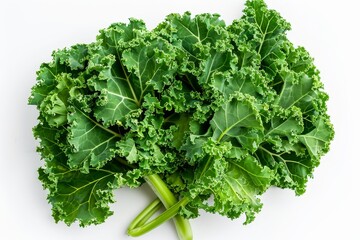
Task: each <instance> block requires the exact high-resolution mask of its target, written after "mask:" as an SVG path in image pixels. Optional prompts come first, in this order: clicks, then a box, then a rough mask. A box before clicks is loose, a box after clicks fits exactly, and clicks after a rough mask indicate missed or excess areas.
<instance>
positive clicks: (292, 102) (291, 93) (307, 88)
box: [276, 70, 314, 110]
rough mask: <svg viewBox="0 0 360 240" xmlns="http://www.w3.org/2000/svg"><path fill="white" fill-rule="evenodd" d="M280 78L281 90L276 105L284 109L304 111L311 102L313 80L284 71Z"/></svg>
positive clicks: (303, 75)
mask: <svg viewBox="0 0 360 240" xmlns="http://www.w3.org/2000/svg"><path fill="white" fill-rule="evenodd" d="M280 76H281V78H282V80H283V88H282V90H281V93H280V94H279V97H278V98H277V100H276V103H278V104H279V105H280V106H282V107H283V108H285V109H289V108H290V107H292V106H297V107H299V108H301V109H302V110H304V109H305V108H306V107H307V106H308V104H309V103H311V101H312V100H313V97H312V93H313V91H312V90H313V89H312V88H313V82H314V80H313V79H312V78H311V77H309V76H307V75H305V74H296V73H294V72H290V71H286V70H284V71H281V72H280Z"/></svg>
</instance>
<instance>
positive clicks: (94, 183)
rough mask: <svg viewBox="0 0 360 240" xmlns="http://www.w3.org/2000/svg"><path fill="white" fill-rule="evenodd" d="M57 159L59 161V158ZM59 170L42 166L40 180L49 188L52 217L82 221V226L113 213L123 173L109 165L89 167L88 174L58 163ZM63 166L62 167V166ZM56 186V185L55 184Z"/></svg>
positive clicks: (65, 220)
mask: <svg viewBox="0 0 360 240" xmlns="http://www.w3.org/2000/svg"><path fill="white" fill-rule="evenodd" d="M54 161H60V159H58V158H56V160H54ZM56 166H57V169H56V170H54V169H51V170H50V171H49V169H44V168H40V169H39V179H40V180H41V181H42V182H43V184H44V187H45V188H49V189H51V190H52V191H50V193H49V196H48V200H49V202H50V203H51V204H52V206H53V208H52V210H53V217H54V219H55V220H56V222H58V221H60V220H61V221H64V222H65V223H66V224H68V225H70V224H71V223H73V222H75V221H79V223H80V225H81V226H86V225H89V224H99V223H102V222H104V221H105V219H106V218H107V217H109V216H110V215H112V212H111V211H110V210H109V206H108V204H109V203H113V202H114V198H113V197H114V196H113V190H114V189H117V188H119V187H120V186H121V185H122V177H121V174H120V173H116V172H113V171H112V170H108V168H106V167H105V168H103V169H94V168H90V169H89V173H88V174H84V173H82V172H80V171H79V170H76V169H68V168H66V164H64V163H62V164H61V163H57V164H56ZM60 166H63V168H60ZM54 185H55V186H54Z"/></svg>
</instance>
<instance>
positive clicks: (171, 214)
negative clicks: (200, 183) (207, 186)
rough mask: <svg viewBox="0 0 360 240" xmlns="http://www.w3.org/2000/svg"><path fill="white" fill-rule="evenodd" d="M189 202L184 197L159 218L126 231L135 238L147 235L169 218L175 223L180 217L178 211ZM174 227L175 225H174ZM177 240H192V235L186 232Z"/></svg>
mask: <svg viewBox="0 0 360 240" xmlns="http://www.w3.org/2000/svg"><path fill="white" fill-rule="evenodd" d="M189 201H190V200H189V199H188V198H186V197H184V198H183V199H181V200H180V201H179V202H177V203H176V204H175V205H173V206H171V207H170V208H169V209H167V210H166V211H164V212H163V213H162V214H160V215H159V216H157V217H156V218H155V219H153V220H151V221H150V222H148V223H146V224H144V225H142V226H138V227H135V228H133V229H130V228H129V229H128V234H129V235H130V236H132V237H137V236H140V235H143V234H144V233H147V232H149V231H151V230H153V229H154V228H156V227H158V226H159V225H161V224H163V223H164V222H166V221H168V220H169V219H171V218H174V221H176V218H177V217H180V216H179V215H178V213H179V209H180V208H181V207H183V206H185V205H186V204H187V203H188V202H189ZM175 225H176V224H175ZM181 227H183V228H184V227H187V226H181ZM178 233H179V231H178ZM179 239H181V240H182V239H189V240H190V239H192V233H191V231H190V232H187V234H185V235H183V236H180V234H179Z"/></svg>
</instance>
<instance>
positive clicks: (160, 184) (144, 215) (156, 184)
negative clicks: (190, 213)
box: [128, 174, 192, 240]
mask: <svg viewBox="0 0 360 240" xmlns="http://www.w3.org/2000/svg"><path fill="white" fill-rule="evenodd" d="M144 179H145V181H146V182H147V183H148V184H149V185H150V187H151V188H152V190H153V191H154V192H155V194H156V195H157V196H158V198H159V199H160V200H161V202H162V203H163V204H164V206H165V208H167V209H168V210H166V211H165V212H164V213H162V214H161V215H159V216H158V217H157V218H155V219H154V220H152V221H150V222H149V223H146V224H143V223H145V222H146V221H147V220H148V219H149V218H150V217H151V216H152V215H153V213H155V212H156V211H155V212H154V209H155V203H154V202H153V203H151V204H150V205H149V206H148V207H147V208H146V209H145V210H144V211H142V212H141V213H140V214H139V216H137V217H136V218H135V219H134V221H133V222H132V223H131V225H130V227H129V228H128V233H129V235H131V236H140V235H142V234H144V233H146V232H148V231H150V230H152V229H154V228H156V227H157V226H159V225H160V224H162V223H163V222H165V221H167V220H169V219H170V218H172V217H174V218H173V220H174V223H175V227H176V230H177V233H178V236H179V239H180V240H192V231H191V226H190V223H189V220H187V219H185V218H183V217H181V216H180V215H177V213H178V212H179V208H180V207H181V206H183V205H179V203H182V204H183V203H184V202H185V201H180V202H178V201H177V199H176V197H175V196H174V194H173V193H172V192H171V191H170V190H169V188H168V187H167V185H166V183H164V181H163V180H162V179H161V178H160V177H159V175H157V174H153V175H150V176H147V177H144ZM187 202H188V200H186V203H187ZM186 203H185V204H186ZM185 204H184V205H185ZM175 205H176V206H178V207H177V208H174V206H175ZM170 209H172V210H171V211H169V210H170ZM151 213H152V214H151Z"/></svg>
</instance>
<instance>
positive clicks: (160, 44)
mask: <svg viewBox="0 0 360 240" xmlns="http://www.w3.org/2000/svg"><path fill="white" fill-rule="evenodd" d="M150 38H152V36H150ZM175 56H176V55H175V51H174V49H173V47H172V45H170V44H169V43H168V42H166V41H164V40H163V39H161V38H158V37H155V38H154V39H149V40H148V41H146V40H145V41H141V42H140V43H139V44H138V45H137V46H134V47H132V48H131V50H126V51H124V53H123V54H122V57H123V59H122V60H123V62H124V65H125V66H126V67H127V69H129V70H130V72H131V73H133V74H134V75H135V76H136V77H137V78H136V79H133V81H132V82H131V83H132V89H133V90H134V92H135V95H136V99H137V101H139V102H141V101H142V99H143V97H144V96H145V94H146V93H148V92H150V91H151V90H152V89H155V90H158V91H162V90H163V88H164V86H165V85H169V84H170V80H171V79H172V78H173V74H174V72H175V70H176V64H175V61H174V60H175Z"/></svg>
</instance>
